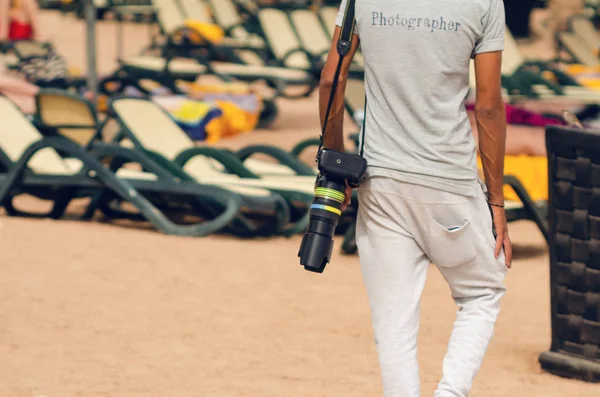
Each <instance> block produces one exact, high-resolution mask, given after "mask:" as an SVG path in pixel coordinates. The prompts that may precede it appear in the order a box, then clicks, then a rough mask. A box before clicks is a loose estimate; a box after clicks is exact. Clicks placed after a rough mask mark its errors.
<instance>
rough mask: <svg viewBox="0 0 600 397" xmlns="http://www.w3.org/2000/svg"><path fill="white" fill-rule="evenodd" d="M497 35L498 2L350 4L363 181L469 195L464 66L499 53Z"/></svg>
mask: <svg viewBox="0 0 600 397" xmlns="http://www.w3.org/2000/svg"><path fill="white" fill-rule="evenodd" d="M345 7H346V0H343V1H342V4H341V7H340V13H339V15H338V19H337V25H338V26H341V24H342V19H343V12H344V10H345ZM504 30H505V16H504V4H503V1H502V0H356V33H357V34H358V35H359V37H360V43H361V46H360V47H361V51H362V53H363V56H364V60H365V91H366V95H367V105H366V109H365V116H364V117H365V121H364V127H363V128H364V129H365V131H364V132H365V135H364V155H365V158H366V159H367V162H368V164H369V167H368V174H369V175H370V176H375V175H378V176H388V177H391V178H394V179H398V180H401V181H403V182H409V183H417V184H423V185H426V186H429V187H435V188H439V189H442V190H446V191H450V192H452V193H458V194H464V195H469V196H471V195H475V194H476V193H475V189H477V188H478V186H479V185H478V184H477V179H478V173H477V154H476V145H475V139H474V137H473V134H472V131H471V124H470V122H469V118H468V115H467V111H466V109H465V105H464V102H465V99H466V97H467V94H468V90H469V62H470V60H471V58H473V57H474V56H475V55H476V54H479V53H483V52H492V51H502V50H503V49H504ZM361 136H362V134H361Z"/></svg>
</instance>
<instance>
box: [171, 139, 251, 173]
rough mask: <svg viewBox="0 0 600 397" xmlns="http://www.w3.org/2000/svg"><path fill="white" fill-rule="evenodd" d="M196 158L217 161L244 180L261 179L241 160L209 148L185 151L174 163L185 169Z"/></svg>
mask: <svg viewBox="0 0 600 397" xmlns="http://www.w3.org/2000/svg"><path fill="white" fill-rule="evenodd" d="M196 156H206V157H210V158H212V159H215V160H217V161H218V162H219V163H221V164H222V165H223V166H224V167H225V169H226V170H227V171H229V172H231V173H233V174H235V175H237V176H240V177H242V178H253V179H260V177H259V176H258V175H256V174H254V173H253V172H252V171H250V170H249V169H248V168H246V166H245V165H244V163H242V162H241V160H240V159H239V158H237V157H236V156H235V155H233V154H231V153H227V152H226V151H223V150H219V149H215V148H209V147H196V148H191V149H188V150H184V151H183V152H181V153H179V155H178V156H177V157H176V158H175V160H173V163H175V164H176V165H178V166H179V167H181V168H183V167H184V166H185V164H186V163H187V162H188V161H190V160H191V159H192V158H194V157H196Z"/></svg>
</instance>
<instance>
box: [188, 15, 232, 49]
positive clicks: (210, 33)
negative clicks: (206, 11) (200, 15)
mask: <svg viewBox="0 0 600 397" xmlns="http://www.w3.org/2000/svg"><path fill="white" fill-rule="evenodd" d="M184 25H185V27H186V28H188V29H190V30H191V31H192V32H193V33H196V34H195V35H194V34H192V37H190V39H191V40H192V42H194V43H201V42H202V41H203V39H204V40H208V41H210V42H211V43H214V44H219V43H220V42H221V41H222V40H223V37H224V36H225V32H224V31H223V29H222V28H221V27H220V26H219V25H215V24H212V23H205V22H198V21H195V20H193V19H186V20H185V22H184Z"/></svg>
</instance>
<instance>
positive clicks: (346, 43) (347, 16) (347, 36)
mask: <svg viewBox="0 0 600 397" xmlns="http://www.w3.org/2000/svg"><path fill="white" fill-rule="evenodd" d="M355 3H356V0H348V2H347V3H346V11H345V12H344V19H343V22H342V26H341V31H340V36H339V38H338V42H337V46H336V48H337V52H338V54H339V56H340V60H339V61H338V64H337V68H336V70H335V75H334V77H333V84H332V85H331V95H329V103H328V104H327V110H326V111H325V120H324V121H323V129H322V131H321V137H320V142H319V150H318V151H317V159H318V158H319V153H321V149H322V148H323V140H324V138H325V131H326V130H327V122H328V121H329V113H331V107H332V106H333V100H334V99H335V92H336V90H337V85H338V81H339V79H340V73H341V70H342V62H343V60H344V56H345V55H347V54H348V52H349V51H350V47H351V46H352V34H353V33H354V26H355V24H356V20H355V18H354V15H355V11H354V10H355ZM363 128H364V127H363ZM363 140H364V137H363ZM360 154H361V156H362V147H361V153H360Z"/></svg>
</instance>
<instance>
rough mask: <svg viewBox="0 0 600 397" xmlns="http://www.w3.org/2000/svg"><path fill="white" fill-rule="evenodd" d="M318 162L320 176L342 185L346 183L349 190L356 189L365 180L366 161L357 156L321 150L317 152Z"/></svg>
mask: <svg viewBox="0 0 600 397" xmlns="http://www.w3.org/2000/svg"><path fill="white" fill-rule="evenodd" d="M318 162H319V172H320V173H321V174H322V175H325V176H327V178H328V179H330V180H332V181H336V182H341V183H342V184H343V185H345V184H346V182H347V183H348V186H350V187H351V188H357V187H358V186H360V184H361V183H362V182H363V181H364V179H365V175H366V171H367V161H366V160H365V159H364V158H363V157H362V156H359V155H357V154H349V153H342V152H338V151H337V150H331V149H322V150H321V151H320V152H319V156H318Z"/></svg>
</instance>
